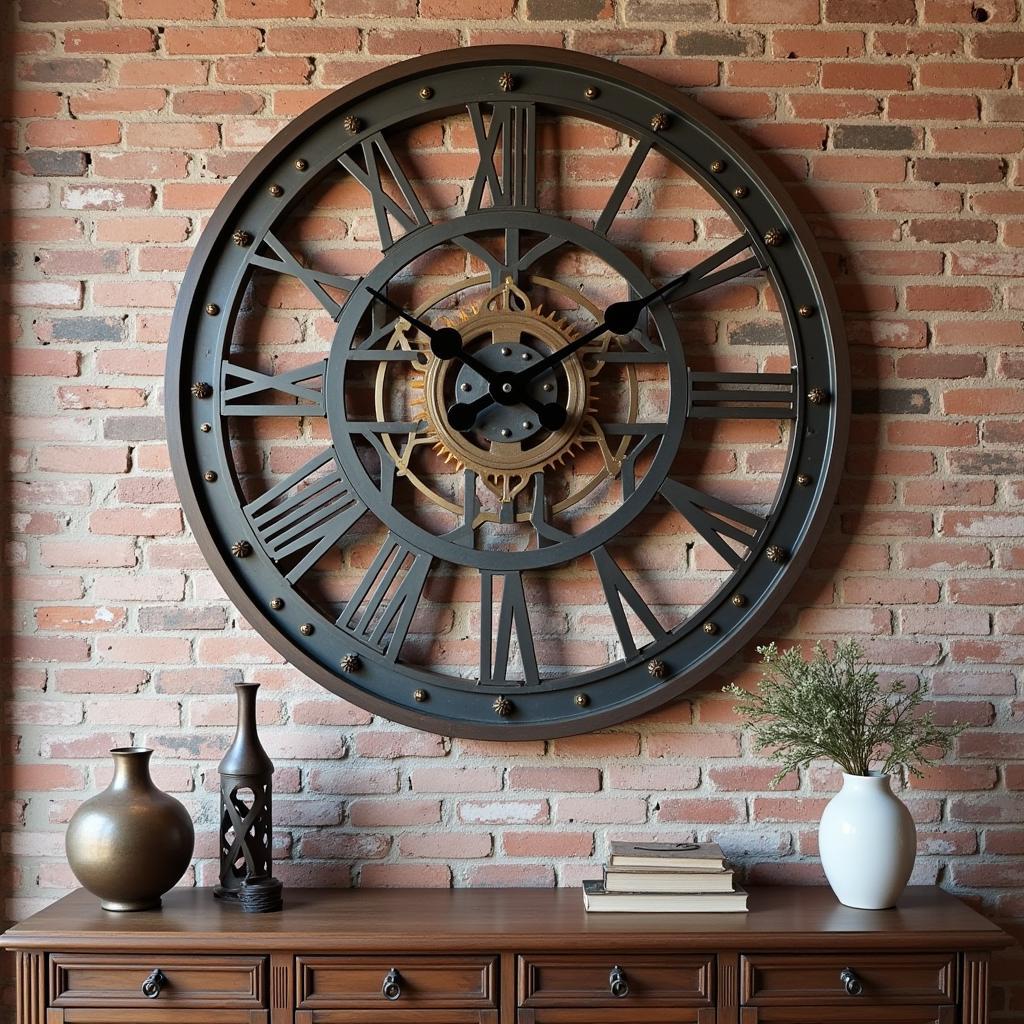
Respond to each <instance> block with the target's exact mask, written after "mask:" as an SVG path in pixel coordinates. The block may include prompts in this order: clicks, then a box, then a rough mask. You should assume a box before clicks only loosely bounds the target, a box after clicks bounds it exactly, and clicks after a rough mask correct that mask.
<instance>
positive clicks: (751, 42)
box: [672, 30, 764, 57]
mask: <svg viewBox="0 0 1024 1024" xmlns="http://www.w3.org/2000/svg"><path fill="white" fill-rule="evenodd" d="M672 49H673V52H674V53H677V54H679V55H680V56H682V57H705V56H707V57H752V56H756V55H757V54H759V53H763V52H764V38H763V37H762V36H761V35H760V34H759V33H757V32H734V31H728V30H706V31H697V32H681V33H679V34H678V35H677V36H676V38H675V41H674V42H673V44H672Z"/></svg>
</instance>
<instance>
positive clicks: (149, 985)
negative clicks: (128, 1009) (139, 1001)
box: [142, 967, 167, 999]
mask: <svg viewBox="0 0 1024 1024" xmlns="http://www.w3.org/2000/svg"><path fill="white" fill-rule="evenodd" d="M166 984H167V978H166V977H165V976H164V972H163V971H161V970H160V968H159V967H158V968H157V969H156V970H155V971H153V972H152V974H150V976H149V977H148V978H147V979H146V980H145V981H144V982H143V983H142V994H143V995H144V996H145V997H146V998H147V999H156V998H157V997H158V996H159V995H160V992H161V991H162V990H163V987H164V985H166Z"/></svg>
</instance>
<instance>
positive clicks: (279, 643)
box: [167, 47, 848, 739]
mask: <svg viewBox="0 0 1024 1024" xmlns="http://www.w3.org/2000/svg"><path fill="white" fill-rule="evenodd" d="M845 360H846V356H845V350H844V348H843V343H842V338H841V336H840V325H839V321H838V314H837V312H836V303H835V299H834V296H833V292H832V289H831V285H830V282H829V281H828V278H827V275H826V272H825V271H824V268H823V263H822V260H821V258H820V256H819V254H818V253H817V251H816V249H815V247H814V243H813V239H812V237H811V235H810V232H809V230H808V229H807V227H806V225H805V224H804V223H803V221H802V220H801V219H800V217H799V215H798V214H797V212H796V210H795V208H794V206H793V204H792V203H791V202H790V201H789V200H788V198H787V197H786V196H785V194H784V193H783V192H782V191H781V189H780V187H779V186H778V184H777V183H776V182H775V181H774V179H773V178H772V177H771V175H770V174H769V173H768V172H767V171H766V170H765V168H764V167H763V165H762V164H761V162H760V161H759V160H758V159H757V158H756V157H755V156H754V155H753V154H752V153H751V152H750V151H749V150H748V149H747V148H746V147H745V146H744V145H743V144H742V143H741V142H740V141H739V140H738V139H737V138H736V136H734V135H733V134H732V133H731V132H730V131H729V130H728V129H726V128H725V127H724V126H722V125H721V124H719V123H718V122H717V121H716V120H715V119H714V118H712V117H710V116H709V115H707V114H705V113H703V112H702V111H701V110H700V109H699V108H697V107H696V106H694V105H693V104H691V103H689V102H688V101H686V100H684V99H682V98H681V97H680V96H679V95H678V94H677V93H676V92H675V91H674V90H671V89H669V88H667V87H665V86H662V85H660V84H658V83H656V82H653V81H651V80H650V79H647V78H646V77H644V76H641V75H639V74H637V73H634V72H629V71H626V70H624V69H622V68H619V67H617V66H616V65H613V64H611V63H608V62H606V61H602V60H600V59H597V58H592V57H587V56H584V55H581V54H575V53H565V52H563V51H556V50H547V49H542V48H526V47H515V48H505V47H478V48H467V49H463V50H458V51H452V52H448V53H443V54H434V55H431V56H429V57H423V58H417V59H415V60H411V61H407V62H405V63H402V64H399V65H396V66H394V67H391V68H388V69H385V70H383V71H379V72H376V73H374V74H372V75H370V76H368V77H367V78H365V79H363V80H361V81H359V82H357V83H355V84H353V85H351V86H349V87H347V88H345V89H342V90H341V91H340V92H338V93H336V94H334V95H333V96H331V97H329V98H328V99H326V100H324V101H322V102H321V103H319V104H318V105H316V106H315V107H313V108H312V109H311V110H310V111H308V112H307V113H306V114H305V115H303V116H302V117H300V118H299V119H298V120H297V121H295V122H294V123H293V124H291V125H290V126H289V127H288V128H287V129H285V130H284V131H283V132H282V133H281V134H280V135H279V136H277V138H275V139H274V140H273V141H272V142H271V143H270V144H269V145H268V146H267V147H266V148H265V149H264V150H263V151H262V152H261V153H260V154H259V155H258V156H257V157H256V158H255V159H254V160H253V162H252V163H251V164H250V165H249V167H248V168H247V169H246V170H245V171H244V172H243V174H242V175H241V176H240V177H239V178H238V180H237V181H236V182H235V184H234V185H233V186H232V188H231V189H230V190H229V192H228V194H227V196H226V197H225V199H224V200H223V202H222V203H221V205H220V206H219V207H218V209H217V211H216V212H215V214H214V215H213V217H212V219H211V221H210V224H209V226H208V227H207V229H206V231H205V232H204V234H203V237H202V239H201V240H200V242H199V244H198V246H197V249H196V253H195V255H194V257H193V260H192V263H191V265H190V266H189V270H188V273H187V275H186V278H185V281H184V283H183V286H182V290H181V294H180V298H179V302H178V306H177V309H176V311H175V317H174V324H173V328H172V340H171V348H170V353H169V359H168V372H167V412H168V428H169V436H170V443H171V450H172V459H173V463H174V472H175V477H176V481H177V484H178V487H179V491H180V493H181V496H182V502H183V505H184V507H185V510H186V513H187V515H188V519H189V522H190V524H191V526H192V528H193V530H194V532H195V534H196V536H197V539H198V541H199V543H200V545H201V547H202V549H203V552H204V554H205V555H206V558H207V559H208V561H209V562H210V565H211V566H212V568H213V570H214V572H215V573H216V574H217V576H218V578H219V580H220V581H221V583H222V585H223V586H224V587H225V589H226V590H227V592H228V594H229V596H230V597H231V598H232V600H233V601H234V602H235V603H236V605H237V606H238V607H239V609H240V610H241V612H242V614H243V615H244V616H245V618H246V619H247V620H248V622H249V623H251V624H252V625H253V626H254V627H255V628H256V629H257V630H259V631H260V633H261V634H262V635H263V636H264V637H266V639H267V640H269V641H270V643H271V644H273V645H274V646H275V647H276V648H277V649H278V650H279V651H280V652H281V653H282V654H283V655H284V656H285V657H286V658H287V659H288V660H289V661H290V662H291V663H292V664H294V665H295V666H297V667H298V668H299V669H301V670H302V671H303V672H305V673H306V674H307V675H309V676H310V677H312V678H313V679H315V680H317V681H318V682H320V683H322V684H323V685H324V686H326V687H327V688H329V689H330V690H333V691H334V692H335V693H338V694H340V695H342V696H344V697H346V698H348V699H349V700H351V701H353V702H354V703H356V704H359V705H361V706H363V707H365V708H367V709H369V710H372V711H374V712H376V713H378V714H382V715H384V716H386V717H388V718H392V719H395V720H397V721H400V722H405V723H408V724H411V725H415V726H418V727H420V728H425V729H429V730H431V731H434V732H442V733H447V734H451V735H459V736H478V737H487V738H508V739H516V738H523V739H525V738H532V737H539V736H557V735H565V734H570V733H577V732H583V731H587V730H589V729H592V728H594V727H597V726H602V725H609V724H612V723H615V722H620V721H623V720H625V719H627V718H630V717H633V716H635V715H636V714H638V713H640V712H642V711H644V710H648V709H651V708H654V707H656V706H658V705H660V704H662V703H664V702H665V701H667V700H669V699H671V698H672V697H674V696H676V695H678V694H680V693H681V692H683V691H684V690H685V689H687V688H688V687H690V686H692V685H694V684H695V683H696V682H698V681H699V680H701V679H703V678H705V677H706V676H707V675H708V674H709V673H710V672H711V671H713V670H714V669H716V668H717V667H719V666H720V665H722V664H723V662H724V661H725V660H726V659H727V658H728V657H729V656H730V655H731V654H733V653H735V652H736V651H737V650H738V649H739V648H740V647H741V646H742V645H744V644H745V643H747V642H748V641H749V640H750V639H751V638H752V637H753V636H754V634H755V633H756V631H757V630H758V629H759V628H760V627H761V626H762V625H763V624H764V622H765V621H766V619H767V617H768V616H769V614H770V613H771V611H772V610H773V609H774V608H775V607H777V606H778V604H779V602H780V601H781V600H782V598H783V596H784V594H785V592H786V590H787V589H788V588H789V586H790V585H791V584H792V582H793V581H794V579H795V577H796V576H797V575H798V574H799V573H800V571H801V570H802V568H803V567H804V566H805V565H806V562H807V558H808V556H809V553H810V549H811V546H812V545H813V544H814V542H815V541H816V539H817V537H818V534H819V533H820V531H821V528H822V525H823V520H824V517H825V516H826V515H827V513H828V510H829V506H830V505H831V501H832V498H833V496H834V492H835V487H836V482H837V477H838V474H839V471H840V463H841V460H842V455H843V449H844V445H845V436H846V417H847V413H848V397H847V391H848V389H847V377H848V370H847V365H846V361H845Z"/></svg>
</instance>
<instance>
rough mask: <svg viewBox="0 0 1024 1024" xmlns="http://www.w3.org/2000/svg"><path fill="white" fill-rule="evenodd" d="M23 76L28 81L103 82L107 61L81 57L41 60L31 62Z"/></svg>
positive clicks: (63, 82) (105, 75)
mask: <svg viewBox="0 0 1024 1024" xmlns="http://www.w3.org/2000/svg"><path fill="white" fill-rule="evenodd" d="M21 77H22V78H23V79H24V80H25V81H26V82H59V83H62V84H67V83H78V82H102V81H103V80H104V79H105V78H106V77H107V63H106V61H104V60H99V59H96V58H81V57H67V58H54V59H53V60H39V61H34V62H33V63H31V64H29V65H28V67H27V68H25V69H24V71H23V72H22V75H21Z"/></svg>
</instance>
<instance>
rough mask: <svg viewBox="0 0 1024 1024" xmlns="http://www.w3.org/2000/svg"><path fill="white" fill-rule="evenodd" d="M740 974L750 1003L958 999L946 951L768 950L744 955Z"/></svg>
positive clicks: (743, 996)
mask: <svg viewBox="0 0 1024 1024" xmlns="http://www.w3.org/2000/svg"><path fill="white" fill-rule="evenodd" d="M844 972H845V973H844ZM740 978H741V982H740V1001H741V1002H742V1003H743V1004H744V1005H750V1006H770V1005H783V1004H786V1005H791V1006H809V1005H814V1006H821V1005H829V1006H834V1005H839V1006H845V1005H847V1004H850V1005H853V1004H858V1003H897V1004H898V1003H918V1004H922V1005H923V1004H939V1005H941V1004H945V1003H952V1002H953V1001H954V998H955V984H956V960H955V958H954V957H953V956H952V955H947V954H943V953H920V954H894V955H891V956H872V955H870V954H862V953H843V954H839V955H829V956H814V955H811V956H801V955H793V954H779V955H775V954H771V953H765V954H757V955H753V956H745V957H742V958H741V960H740ZM848 986H850V987H852V989H853V991H852V992H851V991H848V990H847V989H848ZM858 989H859V991H858Z"/></svg>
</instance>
